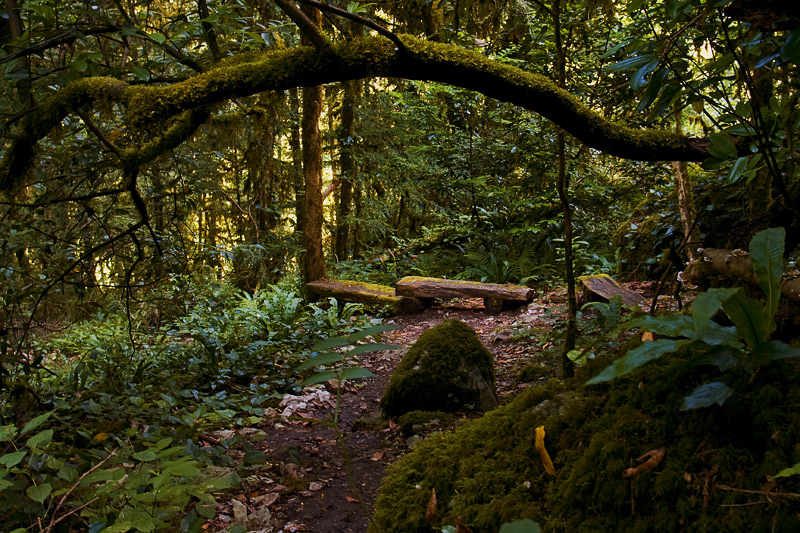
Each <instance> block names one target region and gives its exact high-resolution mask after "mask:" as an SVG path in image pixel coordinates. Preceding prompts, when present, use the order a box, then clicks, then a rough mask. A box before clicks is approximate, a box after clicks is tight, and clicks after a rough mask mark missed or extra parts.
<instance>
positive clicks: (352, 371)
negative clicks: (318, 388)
mask: <svg viewBox="0 0 800 533" xmlns="http://www.w3.org/2000/svg"><path fill="white" fill-rule="evenodd" d="M372 377H375V374H373V373H372V372H370V371H369V370H367V369H366V368H361V367H351V368H343V369H342V371H341V372H340V373H339V379H361V378H372Z"/></svg>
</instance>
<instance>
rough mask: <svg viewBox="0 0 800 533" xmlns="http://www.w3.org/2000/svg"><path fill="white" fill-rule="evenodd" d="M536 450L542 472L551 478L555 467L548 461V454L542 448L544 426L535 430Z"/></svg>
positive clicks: (554, 472)
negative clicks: (540, 460)
mask: <svg viewBox="0 0 800 533" xmlns="http://www.w3.org/2000/svg"><path fill="white" fill-rule="evenodd" d="M535 446H536V450H538V452H539V457H541V458H542V464H543V465H544V470H545V472H547V473H548V474H550V475H551V476H555V475H556V467H555V466H553V461H551V460H550V454H548V453H547V448H545V447H544V426H539V427H538V428H536V442H535Z"/></svg>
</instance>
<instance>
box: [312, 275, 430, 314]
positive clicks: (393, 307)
mask: <svg viewBox="0 0 800 533" xmlns="http://www.w3.org/2000/svg"><path fill="white" fill-rule="evenodd" d="M306 290H307V291H308V294H309V296H311V297H315V298H330V297H333V298H336V299H337V300H339V301H342V302H355V303H363V304H364V305H365V306H366V307H368V308H370V309H371V310H373V311H378V310H382V309H387V308H388V309H389V311H390V312H391V313H392V314H393V315H405V314H412V313H419V312H420V311H422V310H423V309H424V308H425V306H424V304H423V303H422V302H421V301H420V300H419V299H417V298H413V297H407V296H398V295H396V294H395V290H394V289H393V288H391V287H386V286H385V285H377V284H375V283H365V282H362V281H347V280H337V279H320V280H317V281H312V282H311V283H307V284H306Z"/></svg>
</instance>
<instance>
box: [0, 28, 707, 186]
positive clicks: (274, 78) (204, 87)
mask: <svg viewBox="0 0 800 533" xmlns="http://www.w3.org/2000/svg"><path fill="white" fill-rule="evenodd" d="M400 38H401V39H402V41H403V43H404V45H405V48H404V49H403V50H400V49H398V47H396V46H395V45H394V43H392V42H391V41H388V40H387V39H384V38H382V37H368V38H364V39H359V40H355V41H352V42H348V43H339V44H337V45H335V46H332V47H331V48H330V49H329V50H327V51H320V50H317V49H315V48H312V47H298V48H294V49H291V50H285V51H273V52H267V53H265V54H263V55H262V56H260V57H258V58H256V59H253V60H249V61H246V62H238V63H237V62H236V61H235V59H234V60H232V61H229V62H228V63H223V64H222V65H221V66H219V67H218V68H215V69H213V70H210V71H208V72H205V73H203V74H199V75H197V76H194V77H192V78H190V79H188V80H185V81H182V82H179V83H175V84H173V85H170V86H165V87H152V86H131V85H128V84H126V83H125V82H122V81H119V80H115V79H111V78H85V79H82V80H78V81H76V82H73V83H71V84H69V85H67V86H66V87H64V88H62V89H61V90H60V91H58V93H57V94H56V95H55V96H54V97H52V98H51V99H50V100H49V101H47V102H45V103H44V104H43V105H42V106H41V107H40V108H39V109H37V110H36V111H34V112H32V113H30V114H28V115H27V116H26V117H25V119H24V120H22V121H21V123H20V125H19V126H18V127H17V128H16V130H15V135H14V138H13V140H12V142H11V143H10V145H9V147H8V148H7V150H6V152H5V154H4V157H3V161H2V167H1V168H0V188H2V189H9V188H11V187H12V186H13V185H14V184H15V183H16V182H17V181H18V180H19V179H20V178H21V176H22V175H23V174H24V172H25V171H26V170H27V169H28V168H29V167H30V165H31V162H32V160H33V157H34V151H33V148H34V147H35V145H36V143H37V142H38V141H39V140H40V139H42V138H44V137H45V136H46V135H47V134H48V133H49V132H50V131H51V130H52V129H53V128H54V127H55V126H56V125H58V124H59V122H60V121H61V120H62V119H63V118H64V117H65V116H67V115H68V114H69V113H71V112H74V111H76V110H77V109H79V108H80V107H84V108H86V109H89V108H92V107H98V106H101V105H108V104H110V103H118V104H120V105H121V106H122V107H123V108H124V109H125V113H126V117H125V118H126V121H127V124H128V127H129V128H132V129H134V130H137V129H140V128H143V127H144V126H145V125H147V124H153V123H163V122H165V121H169V120H170V119H175V118H176V117H178V116H179V115H181V114H182V113H186V112H190V113H189V114H188V115H184V116H183V117H182V118H178V119H177V121H176V122H175V124H178V126H174V127H175V128H177V130H176V131H175V132H173V133H180V134H179V135H177V137H175V136H172V134H170V133H166V134H165V135H164V136H163V137H162V138H161V139H159V140H157V141H153V142H151V143H149V144H148V145H147V146H145V147H142V148H141V149H140V150H137V152H139V153H140V154H142V156H144V154H145V153H147V154H148V155H147V158H152V157H157V155H159V154H161V153H164V152H166V151H167V150H169V149H171V148H173V147H174V146H177V145H176V144H175V143H176V142H177V143H178V144H180V142H182V141H183V140H184V139H185V138H187V137H188V134H186V135H183V133H186V131H188V130H191V131H194V129H196V127H197V126H199V123H198V120H199V119H200V118H203V120H205V119H206V118H207V117H208V113H209V111H208V110H207V106H209V105H213V104H216V103H219V102H224V101H227V100H230V99H232V98H237V97H244V96H249V95H252V94H256V93H259V92H262V91H267V90H284V89H291V88H294V87H309V86H315V85H322V84H325V83H332V82H336V81H346V80H352V79H360V78H368V77H395V78H406V79H415V80H426V81H437V82H441V83H446V84H450V85H454V86H458V87H463V88H466V89H471V90H474V91H477V92H480V93H483V94H485V95H486V96H489V97H491V98H495V99H497V100H500V101H505V102H509V103H512V104H515V105H518V106H520V107H522V108H524V109H527V110H530V111H533V112H536V113H539V114H541V115H542V116H544V117H545V118H548V119H550V120H552V121H553V122H555V123H556V124H558V125H559V126H561V127H562V128H564V130H566V131H567V132H568V133H570V134H571V135H573V136H574V137H575V138H577V139H578V140H579V141H581V142H583V143H584V144H586V145H587V146H589V147H591V148H594V149H597V150H600V151H602V152H606V153H608V154H611V155H615V156H618V157H623V158H627V159H635V160H642V161H702V160H703V159H705V158H707V157H708V153H707V151H706V146H708V142H707V141H705V140H702V139H691V138H688V137H686V136H684V135H680V134H677V133H673V132H667V131H659V130H643V129H636V128H628V127H625V126H622V125H619V124H616V123H614V122H611V121H609V120H607V119H605V118H603V117H602V116H601V115H599V114H598V113H596V112H595V111H593V110H591V109H590V108H588V107H586V106H585V105H583V104H582V103H581V102H580V101H579V100H578V99H577V98H575V97H574V96H572V95H571V94H569V93H568V92H566V91H564V90H562V89H559V88H558V86H557V85H556V83H554V82H553V81H551V80H550V79H548V78H546V77H544V76H540V75H537V74H533V73H530V72H526V71H523V70H521V69H518V68H516V67H512V66H510V65H506V64H502V63H498V62H496V61H492V60H491V59H489V58H487V57H485V56H483V55H481V54H479V53H475V52H471V51H468V50H464V49H461V48H459V47H457V46H454V45H448V44H439V43H431V42H428V41H425V40H422V39H417V38H414V37H410V36H402V37H400ZM201 108H202V109H206V111H203V112H201V113H199V114H196V113H195V110H198V109H201ZM187 127H188V130H187V129H186V128H187ZM192 128H194V129H192Z"/></svg>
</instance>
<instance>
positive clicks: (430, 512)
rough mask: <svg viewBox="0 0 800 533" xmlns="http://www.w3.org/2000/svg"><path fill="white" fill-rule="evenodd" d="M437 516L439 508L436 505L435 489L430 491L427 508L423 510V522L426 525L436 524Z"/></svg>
mask: <svg viewBox="0 0 800 533" xmlns="http://www.w3.org/2000/svg"><path fill="white" fill-rule="evenodd" d="M437 514H439V506H438V504H437V503H436V489H431V499H430V500H428V508H427V509H425V521H426V522H428V523H433V522H436V515H437Z"/></svg>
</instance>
